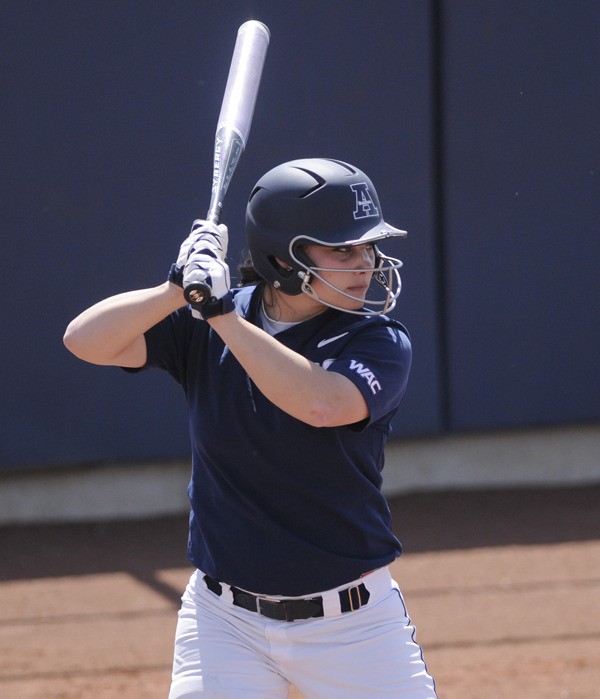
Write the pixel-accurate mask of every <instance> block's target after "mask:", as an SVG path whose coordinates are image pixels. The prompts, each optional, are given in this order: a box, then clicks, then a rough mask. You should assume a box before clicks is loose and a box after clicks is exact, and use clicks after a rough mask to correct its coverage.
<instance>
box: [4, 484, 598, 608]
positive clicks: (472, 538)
mask: <svg viewBox="0 0 600 699" xmlns="http://www.w3.org/2000/svg"><path fill="white" fill-rule="evenodd" d="M599 504H600V486H595V487H582V488H556V489H550V488H536V489H519V490H492V491H460V492H442V493H414V494H410V495H400V496H397V497H394V498H391V499H390V508H391V510H392V516H393V522H394V529H395V531H396V533H397V536H398V537H399V539H400V540H401V541H402V543H403V546H404V549H405V551H406V552H407V553H419V552H425V551H441V550H450V549H466V548H478V547H493V546H506V545H511V544H514V545H529V544H546V543H548V544H549V543H560V542H566V541H584V540H590V539H599V538H600V508H599ZM186 540H187V517H186V516H181V517H170V518H163V519H155V520H143V521H117V522H102V523H85V524H51V525H39V524H38V525H26V526H9V527H2V528H0V561H2V563H1V565H0V580H4V581H5V580H22V579H34V578H45V577H55V576H71V575H89V574H96V573H104V572H115V571H119V570H122V571H125V572H127V573H129V574H131V575H133V576H134V577H136V578H138V579H139V580H141V581H144V582H145V583H146V584H147V585H149V586H150V587H152V588H154V589H156V590H157V591H159V592H161V593H162V594H163V595H164V596H166V597H169V598H172V599H173V601H174V602H175V601H178V599H179V594H180V592H179V591H175V590H172V589H171V588H170V587H168V586H164V585H163V584H162V583H161V582H160V581H159V580H157V579H156V577H155V575H154V573H155V571H157V570H162V569H166V568H179V567H186V566H187V565H189V564H188V562H187V559H186Z"/></svg>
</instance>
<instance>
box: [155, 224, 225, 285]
mask: <svg viewBox="0 0 600 699" xmlns="http://www.w3.org/2000/svg"><path fill="white" fill-rule="evenodd" d="M228 243H229V234H228V231H227V226H225V225H223V224H222V223H221V224H220V225H218V226H217V225H215V224H214V223H211V222H210V221H204V220H202V219H196V220H195V221H194V223H193V224H192V230H191V232H190V234H189V235H188V237H187V238H186V239H185V240H184V241H183V243H181V247H180V248H179V255H178V256H177V262H175V263H174V264H172V265H171V268H170V270H169V274H168V275H167V279H168V280H169V281H170V282H172V283H173V284H177V286H183V268H184V267H185V265H186V264H187V261H188V258H189V256H190V254H191V253H192V251H194V252H195V253H199V252H204V253H207V254H209V255H211V256H212V257H217V258H219V259H220V260H225V256H226V254H227V245H228Z"/></svg>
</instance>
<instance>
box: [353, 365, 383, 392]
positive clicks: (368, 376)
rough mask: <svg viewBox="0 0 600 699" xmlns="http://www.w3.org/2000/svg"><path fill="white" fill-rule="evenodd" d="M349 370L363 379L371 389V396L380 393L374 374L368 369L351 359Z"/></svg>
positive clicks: (379, 385) (379, 386)
mask: <svg viewBox="0 0 600 699" xmlns="http://www.w3.org/2000/svg"><path fill="white" fill-rule="evenodd" d="M350 369H352V371H355V372H356V373H357V374H358V375H359V376H362V377H363V379H364V380H365V381H366V382H367V383H368V384H369V388H370V389H371V391H372V392H373V394H375V393H379V391H381V384H380V383H379V381H378V380H377V377H376V376H375V374H374V373H373V372H372V371H371V370H370V369H369V367H366V366H365V365H364V364H362V363H361V362H357V361H356V360H354V359H351V360H350Z"/></svg>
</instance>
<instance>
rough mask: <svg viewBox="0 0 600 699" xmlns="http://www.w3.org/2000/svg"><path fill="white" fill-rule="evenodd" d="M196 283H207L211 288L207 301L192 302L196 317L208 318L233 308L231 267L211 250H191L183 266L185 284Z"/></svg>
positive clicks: (193, 312)
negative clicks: (200, 302)
mask: <svg viewBox="0 0 600 699" xmlns="http://www.w3.org/2000/svg"><path fill="white" fill-rule="evenodd" d="M204 250H205V249H204ZM195 283H203V284H206V285H207V286H208V287H209V288H210V290H211V297H210V300H209V301H208V302H207V303H202V304H194V303H192V304H190V305H191V307H192V315H193V316H194V317H195V318H201V319H203V320H207V319H208V318H212V317H213V316H216V315H223V314H224V313H229V312H230V311H232V310H233V296H232V294H231V292H230V287H231V280H230V276H229V267H228V265H227V264H226V263H225V262H224V261H223V260H222V259H220V257H218V256H216V255H213V254H212V253H211V252H204V251H201V252H194V251H193V250H192V251H191V252H190V254H189V257H188V261H187V263H186V265H185V267H184V268H183V286H184V288H185V287H186V286H188V284H195Z"/></svg>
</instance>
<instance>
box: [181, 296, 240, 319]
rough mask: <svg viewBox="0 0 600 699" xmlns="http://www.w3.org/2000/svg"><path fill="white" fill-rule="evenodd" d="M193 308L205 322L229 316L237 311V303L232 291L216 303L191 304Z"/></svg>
mask: <svg viewBox="0 0 600 699" xmlns="http://www.w3.org/2000/svg"><path fill="white" fill-rule="evenodd" d="M191 306H192V308H193V309H194V311H196V312H197V313H198V314H199V315H200V317H201V318H202V319H203V320H209V319H210V318H215V317H217V316H223V315H227V314H228V313H233V311H235V301H234V297H233V294H232V293H231V290H229V291H228V292H227V293H226V294H225V295H224V296H222V297H221V298H220V299H217V300H216V301H211V302H209V303H203V304H191Z"/></svg>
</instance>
